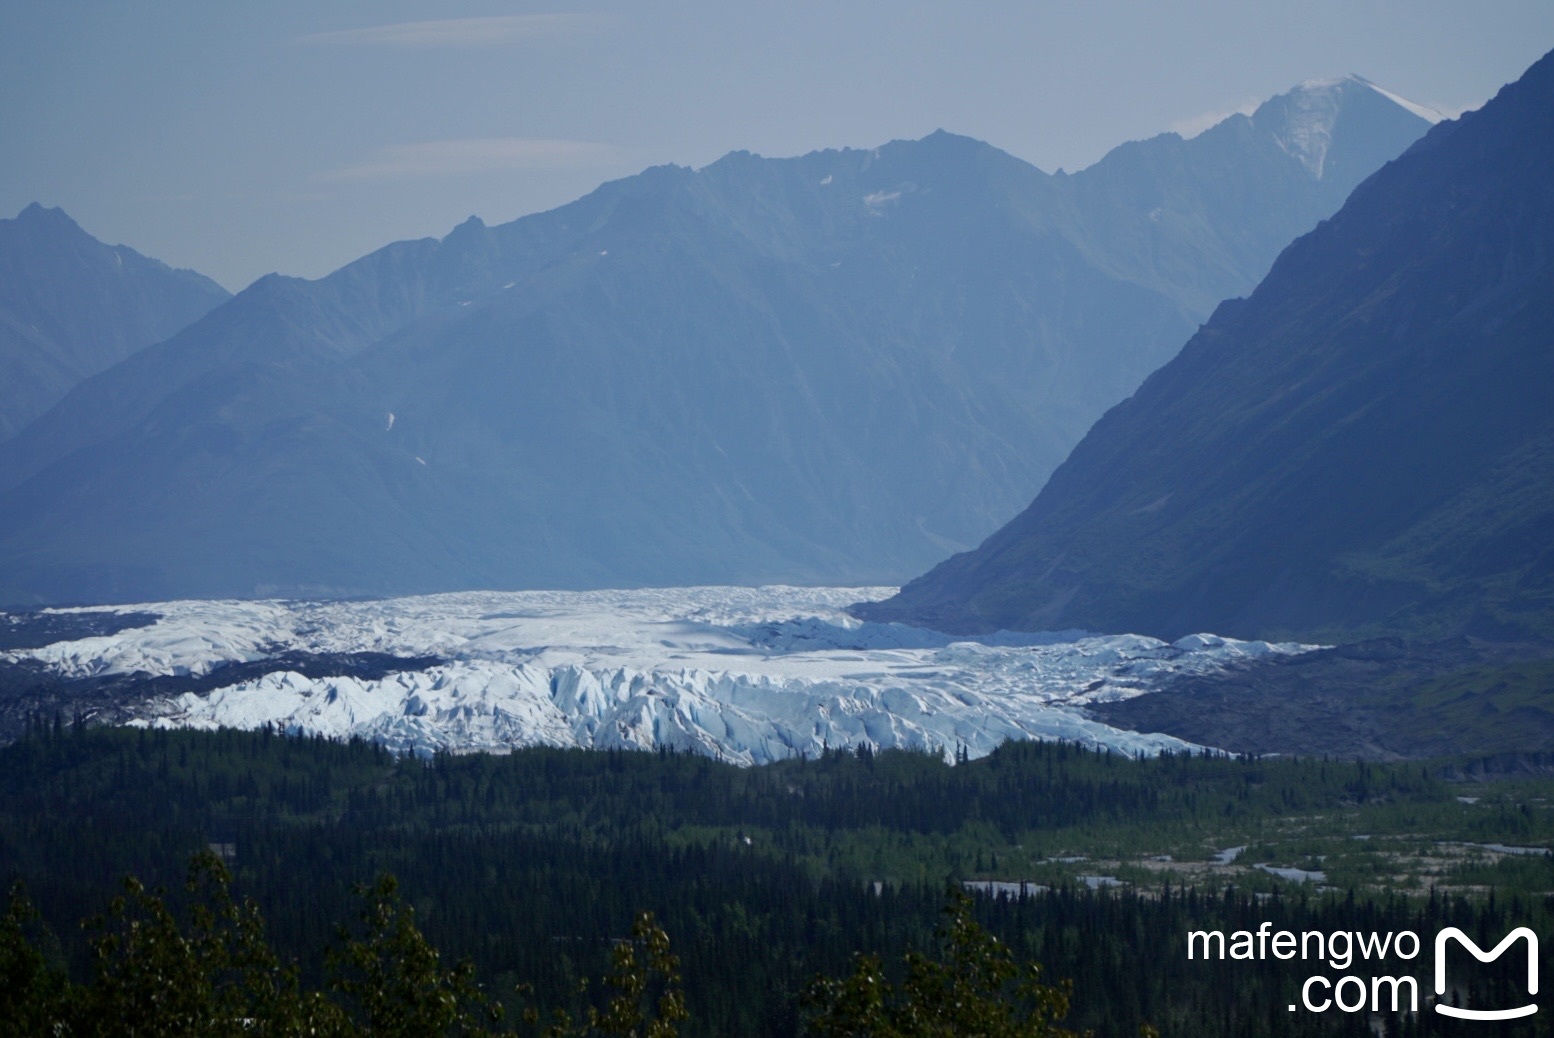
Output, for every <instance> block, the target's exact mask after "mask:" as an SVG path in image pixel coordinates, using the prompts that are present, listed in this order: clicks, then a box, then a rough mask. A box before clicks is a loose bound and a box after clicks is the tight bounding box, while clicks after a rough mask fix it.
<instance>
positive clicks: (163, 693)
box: [0, 638, 443, 745]
mask: <svg viewBox="0 0 1554 1038" xmlns="http://www.w3.org/2000/svg"><path fill="white" fill-rule="evenodd" d="M52 640H53V641H58V640H59V639H57V638H56V639H52ZM44 644H47V643H44ZM442 662H443V660H442V659H441V658H439V657H436V656H410V657H405V656H394V655H390V654H389V653H384V652H340V653H310V652H286V653H281V654H280V655H277V656H270V657H266V658H265V659H262V660H253V661H247V662H230V663H225V664H222V665H220V666H217V667H215V668H214V669H212V670H211V671H210V672H209V673H207V674H200V675H187V674H185V675H171V674H163V675H151V674H107V675H97V676H93V677H85V678H67V677H63V676H61V675H59V674H57V673H55V672H54V671H52V670H51V669H50V668H48V667H47V666H45V665H44V664H41V663H38V662H37V661H35V660H21V661H16V662H11V661H0V745H3V744H5V743H9V742H13V741H15V740H16V739H17V738H18V737H20V736H21V735H22V733H23V732H25V731H26V728H27V719H28V718H29V717H31V716H41V717H43V718H44V719H45V720H48V721H52V719H53V718H54V717H56V716H58V717H60V718H61V719H62V720H63V721H67V722H69V721H73V720H75V719H77V718H80V719H81V720H83V721H86V722H89V723H92V724H109V725H115V724H123V723H125V722H126V721H129V720H132V719H133V718H135V717H138V716H143V713H144V706H145V704H147V703H148V702H149V701H151V700H155V699H165V698H168V697H171V696H179V695H183V694H184V693H185V692H193V693H195V694H196V695H204V694H206V693H207V692H211V691H213V690H215V689H218V688H225V687H227V686H229V685H236V684H238V683H240V682H243V681H252V680H254V679H256V678H261V677H263V676H264V675H266V674H273V673H275V672H276V671H294V672H296V673H298V674H302V675H303V676H305V677H309V678H333V677H354V678H357V679H360V680H362V681H372V680H376V679H378V678H383V677H386V676H388V675H389V674H399V673H404V672H407V671H421V670H427V669H429V668H431V667H434V666H436V665H437V664H439V663H442Z"/></svg>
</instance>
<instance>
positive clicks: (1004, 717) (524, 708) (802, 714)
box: [4, 587, 1317, 765]
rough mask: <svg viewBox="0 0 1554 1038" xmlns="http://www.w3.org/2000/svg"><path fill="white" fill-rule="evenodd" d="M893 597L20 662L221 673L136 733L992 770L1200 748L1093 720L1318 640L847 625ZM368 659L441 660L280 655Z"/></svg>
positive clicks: (265, 615)
mask: <svg viewBox="0 0 1554 1038" xmlns="http://www.w3.org/2000/svg"><path fill="white" fill-rule="evenodd" d="M895 591H896V589H895V588H888V587H868V588H837V587H760V588H745V587H691V588H648V589H634V590H609V591H523V592H461V593H455V594H441V595H428V596H417V597H409V598H394V599H384V600H376V601H351V602H342V601H330V602H309V601H246V600H244V601H178V602H162V603H152V604H139V605H133V606H131V605H125V606H113V607H93V608H92V611H97V612H100V611H103V609H104V608H106V609H108V610H109V611H116V612H126V613H128V612H150V613H154V614H156V615H157V616H158V619H157V620H156V622H154V623H152V624H150V625H149V626H145V627H137V628H130V629H127V630H123V631H120V632H118V633H116V634H111V635H103V636H94V637H86V638H79V639H76V640H72V641H60V642H56V643H54V644H50V645H46V646H43V647H40V648H32V649H22V650H13V651H11V652H8V653H5V654H4V656H5V657H6V658H7V659H9V660H12V661H17V660H22V659H28V660H33V661H36V662H37V663H39V664H42V665H44V666H46V667H48V668H49V669H51V670H52V671H54V672H56V673H58V674H59V675H61V676H62V677H66V678H75V677H94V676H103V675H142V674H143V675H155V676H161V675H191V676H206V677H210V678H215V679H217V681H216V687H214V688H211V689H210V690H208V691H202V692H199V693H195V692H184V693H182V694H179V695H175V696H161V697H152V698H148V699H146V700H145V701H144V702H142V703H139V704H138V705H134V706H133V707H132V709H131V715H132V716H131V718H130V720H129V722H128V723H130V724H134V725H144V726H151V727H158V728H174V727H187V728H199V729H213V728H219V727H235V728H246V729H253V728H259V727H262V726H266V725H269V726H273V727H274V728H275V729H277V730H281V731H285V732H287V733H290V734H294V735H321V736H327V737H331V738H351V737H360V738H364V739H369V740H373V741H375V742H379V743H381V744H383V745H385V746H387V747H389V748H391V749H393V750H395V751H397V752H401V753H415V754H420V755H428V754H431V753H434V752H437V751H451V752H466V751H488V752H506V751H510V750H512V749H515V748H518V747H523V746H533V745H544V746H558V747H573V746H575V747H584V748H591V749H611V748H624V749H640V750H652V749H673V750H676V751H685V752H694V753H701V754H706V755H709V756H712V757H716V758H718V759H721V760H725V761H731V762H734V763H737V764H742V765H754V764H764V763H768V762H771V761H776V760H781V759H785V758H788V757H794V756H800V755H805V756H814V755H817V754H818V753H820V752H821V751H822V750H823V749H824V748H826V747H830V748H833V749H837V748H856V747H859V746H865V745H866V746H869V747H870V748H873V749H888V748H895V747H900V748H914V749H926V750H930V751H933V752H939V753H943V754H945V755H946V756H947V757H948V756H951V755H953V754H955V753H956V752H957V751H960V750H962V749H963V750H964V751H965V752H966V753H967V754H968V755H969V756H971V757H980V756H983V755H985V754H987V753H989V752H991V751H992V750H993V749H994V748H995V747H996V746H997V745H998V744H1000V743H1001V742H1004V741H1005V740H1008V739H1064V740H1068V741H1072V742H1077V743H1081V744H1084V745H1088V746H1093V747H1108V748H1110V749H1112V750H1114V751H1117V752H1120V753H1127V754H1129V755H1140V754H1155V753H1159V752H1161V751H1162V750H1173V751H1179V750H1187V749H1193V748H1194V747H1193V746H1192V745H1191V744H1188V743H1185V742H1183V741H1181V740H1179V739H1175V738H1172V737H1170V736H1166V735H1161V734H1150V733H1140V732H1133V731H1127V730H1122V729H1116V728H1111V727H1109V726H1107V725H1104V724H1102V723H1100V722H1098V721H1096V720H1094V719H1092V718H1090V717H1088V716H1087V715H1086V713H1085V707H1086V706H1087V705H1089V704H1092V703H1097V702H1101V701H1107V700H1115V699H1121V698H1127V697H1131V696H1136V695H1143V694H1147V693H1149V692H1151V691H1153V690H1155V689H1157V688H1159V687H1160V686H1161V684H1162V683H1163V682H1165V681H1167V680H1169V679H1170V678H1172V677H1175V676H1177V675H1181V674H1190V673H1200V674H1201V673H1208V672H1212V671H1215V670H1219V669H1221V668H1224V667H1226V666H1229V665H1232V664H1234V663H1235V662H1236V661H1238V660H1245V659H1247V658H1250V657H1255V656H1264V655H1268V654H1275V653H1277V654H1292V653H1300V652H1305V651H1310V650H1312V649H1315V648H1317V646H1310V645H1299V644H1293V643H1285V644H1275V643H1268V642H1256V641H1254V642H1245V641H1236V640H1233V639H1228V638H1220V637H1217V636H1215V635H1212V634H1196V635H1191V636H1188V637H1186V638H1182V639H1180V640H1178V641H1177V642H1175V643H1171V644H1168V643H1166V642H1162V641H1159V640H1157V639H1154V638H1148V637H1144V636H1141V635H1133V634H1121V635H1105V634H1094V633H1089V632H1083V631H1063V632H1049V633H1044V634H1025V633H1016V632H1007V631H1005V632H1000V633H998V634H995V635H990V636H984V637H981V638H978V639H966V638H960V637H952V636H950V635H946V634H941V633H939V632H935V631H930V630H926V629H922V628H915V627H908V626H905V625H902V624H895V623H889V624H886V623H870V622H865V621H860V620H857V619H855V618H853V617H851V616H849V615H848V614H847V613H846V612H845V611H844V610H845V607H846V606H848V605H849V604H852V603H854V602H858V601H861V600H877V599H882V598H885V597H888V596H890V595H892V594H894V593H895ZM50 611H51V612H60V613H68V612H72V611H86V610H85V609H84V608H83V609H79V610H70V609H60V610H50ZM368 652H370V653H380V654H385V655H388V656H392V657H395V658H401V659H406V660H407V661H409V660H410V659H412V658H417V659H419V660H420V661H421V662H420V663H418V664H417V665H415V666H408V665H407V667H406V669H404V670H399V671H392V672H390V673H387V674H385V675H384V676H382V677H378V678H363V677H358V676H341V677H321V678H320V677H311V678H310V677H307V676H304V675H303V674H301V673H299V672H297V671H296V670H295V669H288V668H287V666H286V661H285V660H282V659H278V657H281V656H282V655H283V654H290V658H292V659H295V658H296V655H297V654H299V653H301V654H310V653H316V654H326V653H327V654H351V653H368ZM270 659H275V660H276V669H274V670H273V671H268V672H263V673H262V674H261V675H260V676H258V677H254V676H253V675H254V673H255V670H254V668H253V667H247V668H245V669H244V673H245V674H246V675H247V676H246V677H245V678H244V679H242V680H235V681H234V682H233V683H232V684H229V685H222V684H220V682H219V677H220V668H222V667H223V666H224V665H227V664H231V663H245V664H255V663H257V664H259V665H260V667H259V669H260V670H261V671H262V670H263V663H264V661H266V660H270ZM209 683H210V682H209V681H207V682H206V684H207V685H209Z"/></svg>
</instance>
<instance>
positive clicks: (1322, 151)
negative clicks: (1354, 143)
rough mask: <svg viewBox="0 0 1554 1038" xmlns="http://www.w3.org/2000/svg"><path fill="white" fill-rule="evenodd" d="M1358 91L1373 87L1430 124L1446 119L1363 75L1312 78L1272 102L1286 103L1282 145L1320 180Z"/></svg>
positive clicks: (1278, 136)
mask: <svg viewBox="0 0 1554 1038" xmlns="http://www.w3.org/2000/svg"><path fill="white" fill-rule="evenodd" d="M1357 90H1369V91H1372V92H1374V93H1376V94H1378V95H1379V96H1381V97H1384V98H1386V99H1387V100H1388V101H1391V102H1392V103H1393V104H1395V105H1397V106H1398V107H1400V108H1402V109H1404V110H1405V111H1407V112H1409V113H1411V114H1413V115H1415V116H1418V117H1419V118H1421V119H1424V120H1425V121H1427V122H1429V123H1432V124H1434V123H1438V122H1440V121H1441V120H1442V119H1443V118H1445V117H1444V116H1443V115H1442V114H1441V113H1440V112H1438V111H1436V110H1435V109H1433V108H1429V107H1426V106H1425V105H1421V104H1417V103H1415V102H1413V101H1409V100H1407V99H1406V98H1403V97H1400V96H1398V95H1397V94H1394V93H1392V92H1391V91H1390V90H1384V89H1382V88H1381V87H1379V86H1377V85H1376V84H1375V83H1372V82H1371V81H1370V80H1368V79H1365V78H1364V77H1362V76H1356V75H1348V76H1340V77H1338V78H1335V79H1308V80H1306V81H1305V82H1304V83H1301V84H1300V85H1299V86H1297V87H1296V88H1295V89H1293V90H1291V91H1290V92H1289V93H1287V94H1285V95H1283V96H1282V97H1278V98H1274V100H1273V101H1271V102H1269V104H1270V105H1273V104H1276V103H1278V102H1283V103H1282V105H1280V107H1281V108H1282V109H1283V113H1282V114H1283V125H1282V126H1281V127H1280V128H1278V129H1276V130H1275V131H1274V137H1275V139H1276V140H1277V141H1278V142H1279V146H1280V147H1281V148H1283V149H1284V150H1285V151H1286V152H1288V153H1289V154H1290V155H1292V156H1294V157H1295V158H1297V159H1299V160H1300V162H1301V164H1302V165H1304V166H1305V167H1306V169H1307V170H1309V171H1310V172H1311V175H1312V176H1313V177H1316V178H1317V179H1318V180H1320V179H1321V178H1322V173H1323V170H1324V168H1325V166H1326V164H1327V154H1328V149H1329V147H1331V145H1332V142H1333V127H1334V125H1335V124H1336V123H1337V121H1338V114H1339V112H1340V111H1341V110H1342V108H1343V106H1344V103H1345V100H1346V98H1347V97H1349V96H1352V95H1353V94H1354V92H1355V91H1357Z"/></svg>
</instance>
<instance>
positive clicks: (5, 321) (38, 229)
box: [0, 204, 231, 440]
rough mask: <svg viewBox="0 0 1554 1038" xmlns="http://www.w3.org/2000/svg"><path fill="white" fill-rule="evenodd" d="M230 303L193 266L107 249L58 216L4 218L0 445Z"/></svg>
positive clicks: (0, 229) (38, 209) (34, 209)
mask: <svg viewBox="0 0 1554 1038" xmlns="http://www.w3.org/2000/svg"><path fill="white" fill-rule="evenodd" d="M229 298H231V294H230V293H229V292H227V290H226V289H224V288H222V287H221V286H220V285H218V284H216V283H215V282H214V281H212V280H210V279H209V278H207V277H204V276H202V275H200V274H196V273H194V272H193V271H191V270H173V269H172V268H170V267H168V266H167V265H165V264H163V263H160V262H158V261H157V260H154V259H148V258H147V257H145V256H142V255H141V254H140V253H138V252H136V251H135V250H134V249H131V248H129V247H128V246H125V245H104V244H103V243H102V242H100V241H98V240H97V239H96V238H93V237H92V236H91V235H90V234H87V233H86V232H85V231H83V230H82V229H81V228H80V227H79V226H78V225H77V224H76V222H75V221H74V220H72V219H71V218H70V217H68V216H66V215H65V213H64V212H63V211H62V210H59V209H45V208H43V207H42V206H40V205H37V204H33V205H30V206H28V207H27V208H26V209H23V210H22V211H21V213H20V214H19V215H18V216H17V217H16V219H14V220H0V440H5V439H7V438H9V437H10V436H12V435H14V434H15V433H16V432H17V431H18V430H20V429H21V428H22V427H23V426H25V425H26V424H27V423H28V422H30V421H32V420H33V419H34V418H36V417H37V416H38V415H40V414H43V413H44V412H45V411H47V410H48V409H49V408H50V407H52V406H53V405H54V404H55V403H57V402H58V401H59V399H60V398H61V397H63V396H64V395H65V394H66V393H67V392H68V391H69V390H70V389H71V388H72V387H73V386H75V385H76V383H78V382H80V381H81V380H82V379H84V378H87V377H89V376H91V375H95V374H97V373H98V372H100V371H103V370H105V369H107V368H110V367H112V366H113V365H114V364H117V363H118V362H119V361H121V360H123V359H124V358H125V357H127V356H129V355H130V354H131V353H134V352H135V351H136V350H138V349H141V348H142V347H145V346H149V345H150V344H151V343H153V342H160V341H161V340H162V339H165V338H167V337H168V336H170V335H172V334H173V333H174V332H176V331H178V330H179V329H180V328H183V327H184V326H185V325H187V324H189V323H190V322H192V321H194V320H195V319H196V318H198V317H201V316H203V315H204V314H206V313H208V312H209V311H210V310H212V309H214V308H215V307H216V306H218V305H220V304H221V303H223V302H225V301H226V300H227V299H229Z"/></svg>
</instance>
